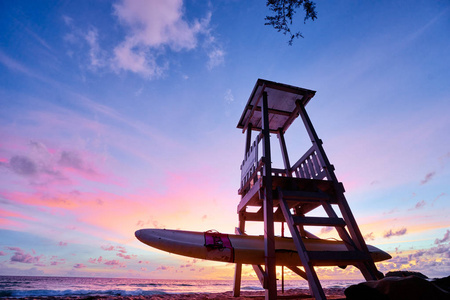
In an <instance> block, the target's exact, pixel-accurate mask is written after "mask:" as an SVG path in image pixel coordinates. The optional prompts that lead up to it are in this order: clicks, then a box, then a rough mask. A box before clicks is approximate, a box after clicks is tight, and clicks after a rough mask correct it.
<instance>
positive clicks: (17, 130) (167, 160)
mask: <svg viewBox="0 0 450 300" xmlns="http://www.w3.org/2000/svg"><path fill="white" fill-rule="evenodd" d="M0 6H1V7H0V28H1V32H2V33H3V34H2V35H1V37H0V135H1V138H0V237H1V240H2V242H1V243H0V273H1V274H6V275H14V274H35V275H40V274H45V275H77V276H114V277H118V276H134V277H144V278H218V279H219V278H225V279H231V278H232V273H233V267H232V265H226V264H225V265H224V264H218V263H217V264H216V263H210V262H204V261H198V260H192V259H189V258H183V257H178V256H174V255H168V254H166V253H163V252H160V251H157V250H153V249H151V248H148V247H146V246H145V245H142V244H140V243H139V242H138V241H137V240H136V239H135V238H134V231H135V230H137V229H140V228H146V227H158V228H179V229H187V230H197V231H206V230H209V229H217V230H219V231H221V232H228V233H232V232H234V227H235V226H236V225H237V215H236V206H237V204H238V202H239V196H238V195H237V189H238V186H239V177H240V171H239V165H240V162H241V160H242V158H243V151H244V136H243V135H242V134H241V132H240V130H238V129H236V125H237V122H238V120H239V117H240V116H241V112H242V110H243V108H244V105H245V103H246V101H247V99H248V97H249V95H250V93H251V91H252V89H253V86H254V84H255V82H256V80H257V79H258V78H263V79H268V80H272V81H277V82H282V83H286V84H291V85H294V86H300V87H303V88H307V89H312V90H315V91H317V93H316V96H315V97H314V98H313V99H312V101H311V102H310V104H308V106H307V110H308V112H309V115H310V117H311V119H312V121H313V123H314V125H315V126H316V129H317V132H318V134H319V137H320V138H321V139H322V140H323V141H324V147H325V150H326V151H327V154H328V156H329V158H330V160H331V162H332V163H333V164H334V165H335V167H336V174H337V176H338V178H339V180H340V181H342V182H343V183H344V186H345V187H346V191H347V192H346V196H347V199H348V201H349V203H350V206H351V208H352V210H353V213H354V214H355V216H356V218H357V221H358V222H359V225H360V228H361V230H362V232H363V234H364V235H365V236H366V240H367V242H368V243H370V244H373V245H376V246H378V247H380V248H382V249H383V250H386V251H388V252H389V253H391V255H392V256H393V259H392V260H391V261H388V262H386V263H385V264H381V265H380V266H379V267H380V270H382V271H383V272H386V271H389V270H393V269H409V270H416V271H421V272H423V273H424V274H426V275H428V276H430V277H433V276H436V277H438V276H444V275H448V273H449V270H450V257H449V241H450V236H449V235H450V231H449V230H450V221H449V218H448V215H449V213H450V211H449V208H448V204H447V203H448V201H449V195H450V190H449V184H448V183H449V180H450V171H449V167H450V166H449V161H450V139H449V135H448V132H449V131H450V118H449V117H448V115H449V112H450V109H449V108H450V107H449V106H450V101H449V100H450V84H449V78H450V56H449V55H448V53H450V38H449V37H450V36H449V34H448V33H449V32H450V21H449V20H450V4H449V3H448V2H447V1H408V2H407V1H377V2H372V1H327V2H320V1H317V11H318V19H317V20H315V21H314V22H311V21H308V22H307V23H306V24H303V22H302V19H303V18H302V16H301V15H299V16H298V17H297V19H295V21H294V24H293V25H294V28H296V29H298V30H300V31H301V32H302V33H303V35H304V38H300V39H297V40H294V43H293V45H292V46H288V43H287V42H288V37H286V36H284V35H283V34H281V33H278V32H276V30H274V29H272V28H270V27H268V26H264V22H265V21H264V17H265V16H266V15H268V14H269V10H268V9H267V8H266V7H265V5H264V3H263V2H262V1H231V0H230V1H146V2H143V1H95V2H87V1H2V2H1V4H0ZM286 139H287V143H288V150H289V152H290V155H291V156H292V157H293V159H295V157H299V156H300V155H302V154H303V153H304V151H306V149H307V148H309V144H308V143H309V142H308V140H307V139H306V135H305V133H304V132H303V128H302V127H301V124H300V122H298V121H297V123H294V126H293V127H292V128H291V129H290V131H288V135H287V136H286ZM274 164H275V166H277V164H278V165H280V164H281V160H280V158H279V157H277V156H276V155H275V157H274ZM249 230H250V233H255V234H259V233H260V232H261V231H260V230H259V228H257V227H255V228H253V227H250V229H249ZM252 231H253V232H252ZM316 233H317V234H318V235H320V236H321V237H324V238H326V237H328V235H330V234H331V233H328V232H316ZM186 266H188V267H186ZM244 275H245V276H247V277H248V278H252V276H254V275H253V274H252V270H251V268H249V269H248V270H246V271H245V272H244ZM319 276H321V278H336V277H342V276H347V277H353V278H361V277H358V276H360V275H358V274H356V272H354V270H352V269H350V270H347V271H342V270H338V269H334V268H329V269H323V270H321V271H320V272H319Z"/></svg>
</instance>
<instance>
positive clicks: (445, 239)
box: [434, 229, 450, 244]
mask: <svg viewBox="0 0 450 300" xmlns="http://www.w3.org/2000/svg"><path fill="white" fill-rule="evenodd" d="M448 241H450V230H448V229H447V232H446V233H445V234H444V237H443V238H442V239H436V240H435V241H434V243H435V244H442V243H445V242H448Z"/></svg>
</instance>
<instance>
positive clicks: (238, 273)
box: [233, 213, 245, 297]
mask: <svg viewBox="0 0 450 300" xmlns="http://www.w3.org/2000/svg"><path fill="white" fill-rule="evenodd" d="M244 232H245V217H244V216H243V214H242V213H239V227H238V228H236V234H243V233H244ZM241 278H242V264H236V268H235V269H234V282H233V297H239V296H240V294H241Z"/></svg>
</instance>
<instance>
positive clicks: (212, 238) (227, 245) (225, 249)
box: [205, 230, 234, 262]
mask: <svg viewBox="0 0 450 300" xmlns="http://www.w3.org/2000/svg"><path fill="white" fill-rule="evenodd" d="M205 247H206V248H207V249H208V251H210V252H212V251H220V252H222V254H225V253H229V255H227V256H222V257H223V258H225V257H226V260H227V261H229V262H233V261H234V248H233V246H232V245H231V241H230V238H229V237H228V234H223V233H219V232H217V231H212V230H209V231H206V232H205ZM211 254H212V253H211Z"/></svg>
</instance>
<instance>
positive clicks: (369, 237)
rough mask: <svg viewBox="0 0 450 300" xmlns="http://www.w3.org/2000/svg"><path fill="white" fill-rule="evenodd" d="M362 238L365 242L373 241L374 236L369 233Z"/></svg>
mask: <svg viewBox="0 0 450 300" xmlns="http://www.w3.org/2000/svg"><path fill="white" fill-rule="evenodd" d="M363 238H364V240H366V241H373V240H374V239H375V235H374V233H373V232H371V233H369V234H366V235H365V236H364V237H363Z"/></svg>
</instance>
